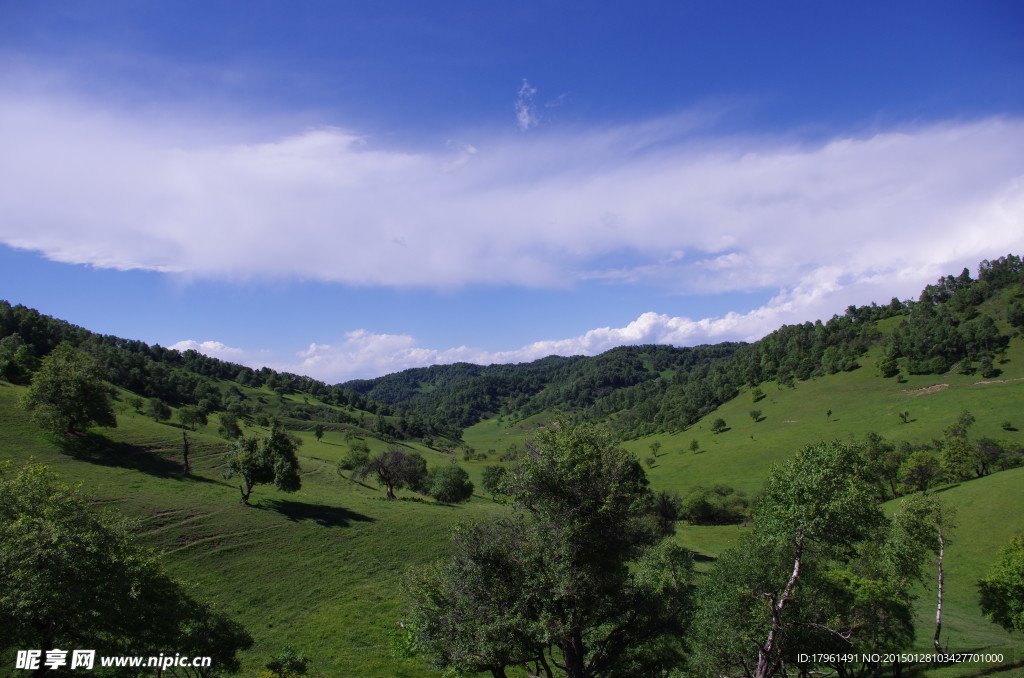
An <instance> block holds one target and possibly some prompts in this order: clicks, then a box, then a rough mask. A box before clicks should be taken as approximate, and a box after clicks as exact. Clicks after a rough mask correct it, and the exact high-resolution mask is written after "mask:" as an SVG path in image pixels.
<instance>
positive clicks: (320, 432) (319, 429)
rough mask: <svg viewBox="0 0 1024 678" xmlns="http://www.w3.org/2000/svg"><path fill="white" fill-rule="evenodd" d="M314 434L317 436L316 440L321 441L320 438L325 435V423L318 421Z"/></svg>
mask: <svg viewBox="0 0 1024 678" xmlns="http://www.w3.org/2000/svg"><path fill="white" fill-rule="evenodd" d="M313 435H315V436H316V441H317V442H320V440H321V439H322V438H323V437H324V425H323V424H321V423H320V422H317V423H316V425H315V426H314V427H313Z"/></svg>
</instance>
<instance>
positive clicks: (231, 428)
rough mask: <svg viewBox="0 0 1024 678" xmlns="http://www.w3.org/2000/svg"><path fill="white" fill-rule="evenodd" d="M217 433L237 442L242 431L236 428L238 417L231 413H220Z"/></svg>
mask: <svg viewBox="0 0 1024 678" xmlns="http://www.w3.org/2000/svg"><path fill="white" fill-rule="evenodd" d="M217 433H219V434H221V435H222V436H224V437H225V438H227V439H228V440H237V439H238V438H240V437H241V436H242V429H241V428H240V427H239V426H238V417H236V416H235V415H234V414H232V413H231V412H221V413H220V424H219V425H218V426H217Z"/></svg>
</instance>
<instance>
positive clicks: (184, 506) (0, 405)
mask: <svg viewBox="0 0 1024 678" xmlns="http://www.w3.org/2000/svg"><path fill="white" fill-rule="evenodd" d="M21 391H23V389H21V388H19V387H15V386H10V385H8V384H6V383H0V458H6V459H12V460H14V461H15V463H17V464H21V463H26V462H27V460H28V459H29V458H34V459H35V460H36V461H37V462H39V463H44V464H47V465H48V466H50V467H51V468H53V469H54V470H55V471H57V472H58V473H59V474H60V475H61V476H62V477H63V478H64V479H65V480H66V481H68V482H82V483H83V484H84V486H85V487H86V488H88V489H90V490H92V491H93V492H94V494H95V498H96V501H97V502H98V503H100V504H101V505H103V506H113V507H116V508H117V509H118V510H120V511H122V512H124V513H126V514H128V515H130V516H133V517H135V518H138V519H139V520H140V528H139V536H140V537H141V539H142V540H143V541H144V543H146V544H147V545H148V546H150V547H152V548H154V549H155V550H156V551H157V552H159V553H161V554H162V555H163V561H164V563H165V565H166V566H167V568H168V569H169V570H170V571H171V572H172V573H173V574H174V575H175V576H177V577H179V578H180V579H183V580H185V581H189V582H192V583H194V584H195V586H196V589H197V593H198V594H199V595H201V596H202V597H204V598H206V599H209V600H212V601H214V602H215V603H216V604H217V605H218V606H219V607H220V608H221V609H223V610H224V611H226V612H228V613H229V614H230V615H231V616H233V617H234V618H236V619H237V620H239V621H240V622H242V623H243V624H244V625H245V626H246V627H247V628H248V629H249V631H250V632H251V633H252V635H253V636H254V638H255V640H256V645H255V647H254V648H253V649H252V650H251V651H249V652H247V653H246V654H245V658H244V664H243V669H244V671H243V673H244V674H248V675H254V674H255V673H257V672H258V671H259V670H260V669H262V666H263V664H264V663H266V661H267V659H268V658H269V656H270V655H271V654H274V653H277V652H279V651H280V650H281V648H282V647H283V646H284V645H286V644H291V645H294V646H295V647H298V648H301V649H302V650H304V651H305V652H306V653H307V654H308V655H310V656H311V657H312V659H313V666H312V668H313V671H314V673H318V672H319V673H323V674H324V675H327V676H343V675H344V676H348V675H359V676H428V675H435V674H433V673H432V672H430V671H427V670H426V669H425V668H424V667H423V666H422V664H421V663H419V662H409V661H406V660H400V659H396V658H395V657H393V656H392V653H391V648H390V636H391V634H393V633H394V631H395V630H396V626H395V624H396V622H398V621H399V620H400V619H401V615H402V603H401V600H402V597H401V591H400V587H399V582H400V579H401V577H402V575H403V574H404V572H405V571H406V568H408V567H409V566H414V565H419V564H425V563H427V562H429V561H431V560H433V559H435V558H438V557H441V556H443V554H444V553H445V552H446V549H447V543H448V531H449V529H450V527H451V526H452V525H453V524H454V523H455V522H457V521H459V520H462V519H464V518H467V517H478V518H479V517H486V516H488V515H492V514H494V513H495V512H496V511H501V510H504V509H503V508H502V507H501V506H500V505H497V504H495V503H493V502H491V501H490V500H485V499H480V498H474V499H473V500H472V501H471V502H470V503H469V504H467V505H462V506H443V505H438V504H435V503H433V502H431V501H429V500H427V501H422V500H418V498H417V497H415V496H414V495H412V494H409V493H402V492H400V493H399V495H400V497H403V498H404V499H406V501H388V500H386V499H385V498H384V493H383V492H382V491H380V490H379V489H378V488H376V487H374V486H372V485H363V484H358V483H353V482H350V481H349V480H347V479H345V478H343V477H340V476H339V475H338V473H337V471H336V463H335V459H334V456H336V455H337V453H336V452H335V453H334V455H332V454H331V453H332V452H334V450H336V449H340V447H332V446H331V445H329V444H328V443H329V442H331V441H330V440H329V438H330V437H332V434H331V433H328V434H327V435H325V436H324V442H321V443H317V442H316V441H315V438H313V436H312V434H308V438H309V440H308V441H307V442H306V444H305V445H304V446H303V447H302V448H300V461H301V462H302V473H303V475H302V481H303V487H302V490H300V491H299V492H297V493H294V494H285V493H281V492H278V491H276V490H274V488H273V487H270V486H262V485H261V486H257V487H256V488H255V490H254V492H253V496H252V503H253V506H251V507H245V506H242V505H241V504H240V503H239V497H240V495H239V491H238V488H237V486H236V484H235V483H233V482H232V481H228V480H224V479H223V478H222V477H221V473H222V471H223V465H224V464H223V452H224V450H225V449H226V447H227V443H226V442H225V441H223V440H222V439H219V438H216V437H213V436H211V435H209V433H210V429H211V426H212V418H211V425H209V426H207V427H204V428H202V429H200V430H197V431H196V432H194V433H193V432H189V436H190V437H191V438H192V440H193V455H192V458H193V473H194V475H193V476H192V477H185V476H183V475H182V474H181V457H180V436H181V429H180V428H178V427H176V426H173V425H170V424H166V423H160V424H158V423H154V422H153V421H151V420H149V419H146V418H143V417H142V416H141V415H136V414H134V413H131V412H123V413H121V414H119V415H118V424H119V426H118V428H116V429H111V430H103V431H102V433H103V434H104V435H106V436H108V437H109V438H110V440H111V441H112V444H111V445H109V446H107V450H106V451H103V452H92V453H89V454H82V455H79V456H78V457H75V456H72V455H69V454H66V453H65V452H63V451H61V450H60V449H58V448H57V446H56V445H55V444H54V443H53V442H51V441H50V440H49V439H48V438H47V437H46V436H45V435H44V434H42V433H41V432H39V431H38V430H37V429H36V427H35V426H33V425H32V424H30V423H28V422H27V420H26V419H25V417H24V414H23V413H22V412H21V411H20V410H19V409H18V407H17V405H16V402H17V397H18V395H19V394H20V392H21ZM213 428H215V426H214V427H213ZM300 436H302V437H306V434H300ZM338 437H339V438H340V434H338ZM369 442H371V443H374V444H376V443H379V441H372V440H371V441H369ZM430 454H431V455H433V458H432V459H431V461H432V463H433V462H434V461H435V460H437V461H443V459H441V457H442V456H443V455H441V454H440V453H436V452H430ZM409 500H412V501H409Z"/></svg>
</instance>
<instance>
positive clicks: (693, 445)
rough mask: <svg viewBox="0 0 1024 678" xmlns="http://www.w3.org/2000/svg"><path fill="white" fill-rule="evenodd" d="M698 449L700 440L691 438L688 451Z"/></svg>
mask: <svg viewBox="0 0 1024 678" xmlns="http://www.w3.org/2000/svg"><path fill="white" fill-rule="evenodd" d="M699 449H700V442H698V441H697V439H696V438H694V439H693V440H691V441H690V451H691V452H696V451H697V450H699Z"/></svg>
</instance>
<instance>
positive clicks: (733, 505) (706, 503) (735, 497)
mask: <svg viewBox="0 0 1024 678" xmlns="http://www.w3.org/2000/svg"><path fill="white" fill-rule="evenodd" d="M749 506H750V502H749V501H748V500H747V497H746V494H745V493H744V492H742V491H738V490H735V489H733V488H732V487H729V486H728V485H722V484H718V485H714V486H713V487H702V486H700V485H698V486H697V487H695V488H693V489H692V490H691V491H690V492H689V494H687V495H686V497H685V498H684V499H683V500H682V504H681V508H680V511H679V517H680V518H682V519H684V520H686V521H688V522H690V523H692V524H694V525H725V524H728V523H739V522H742V521H743V520H744V519H745V518H746V517H747V509H748V508H749Z"/></svg>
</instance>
